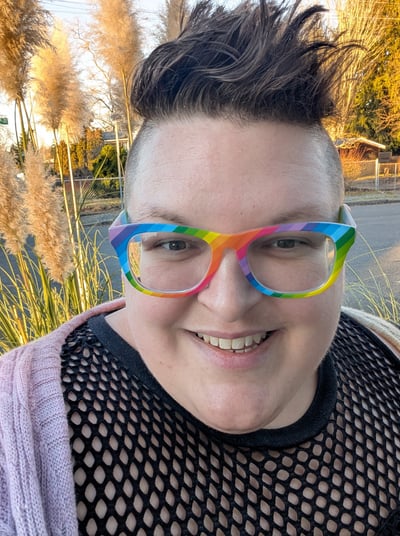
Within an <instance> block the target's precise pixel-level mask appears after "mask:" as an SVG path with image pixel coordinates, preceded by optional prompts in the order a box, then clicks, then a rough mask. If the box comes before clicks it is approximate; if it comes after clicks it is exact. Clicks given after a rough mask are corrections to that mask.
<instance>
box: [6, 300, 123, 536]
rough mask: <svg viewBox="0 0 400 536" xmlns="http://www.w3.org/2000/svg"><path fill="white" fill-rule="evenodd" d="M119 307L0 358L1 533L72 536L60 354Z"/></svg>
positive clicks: (85, 316) (111, 306) (81, 318)
mask: <svg viewBox="0 0 400 536" xmlns="http://www.w3.org/2000/svg"><path fill="white" fill-rule="evenodd" d="M123 304H124V301H123V300H122V299H120V300H116V301H113V302H109V303H106V304H103V305H100V306H98V307H95V308H94V309H92V310H90V311H88V312H86V313H83V314H81V315H79V316H77V317H75V318H73V319H72V320H70V321H69V322H67V323H66V324H64V325H62V326H61V327H60V328H58V329H57V330H55V331H54V332H53V333H51V334H50V335H47V336H46V337H42V338H41V339H38V340H37V341H35V342H32V343H30V344H28V345H26V346H23V347H21V348H17V349H15V350H12V351H11V352H9V353H8V354H6V355H4V356H3V357H1V358H0V536H77V534H78V524H77V512H76V500H75V494H74V482H73V470H72V461H71V449H70V444H69V435H68V423H67V419H66V414H65V407H64V399H63V394H62V390H61V381H60V377H61V360H60V351H61V347H62V345H63V343H64V341H65V338H66V337H67V336H68V334H69V333H71V331H73V330H74V329H75V328H76V327H77V326H79V325H80V324H82V323H84V322H85V321H86V320H87V319H88V318H90V317H91V316H93V315H96V314H99V313H107V312H110V311H113V310H115V309H118V308H120V307H122V306H123Z"/></svg>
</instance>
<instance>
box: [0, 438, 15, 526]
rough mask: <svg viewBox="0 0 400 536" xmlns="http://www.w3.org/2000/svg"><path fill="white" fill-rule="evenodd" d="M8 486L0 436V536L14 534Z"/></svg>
mask: <svg viewBox="0 0 400 536" xmlns="http://www.w3.org/2000/svg"><path fill="white" fill-rule="evenodd" d="M8 490H9V486H8V482H7V475H6V464H5V456H4V450H3V448H2V442H1V436H0V536H11V535H13V534H16V529H15V525H14V523H13V520H12V515H11V505H10V495H9V492H8Z"/></svg>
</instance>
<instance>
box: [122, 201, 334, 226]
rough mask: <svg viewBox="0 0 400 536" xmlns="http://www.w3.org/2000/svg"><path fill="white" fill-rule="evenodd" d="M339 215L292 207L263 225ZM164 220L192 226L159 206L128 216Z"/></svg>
mask: <svg viewBox="0 0 400 536" xmlns="http://www.w3.org/2000/svg"><path fill="white" fill-rule="evenodd" d="M338 216H339V210H338V213H337V214H335V215H331V216H327V214H326V213H325V214H323V213H322V212H321V207H319V206H317V205H309V206H306V207H301V208H299V209H294V210H291V211H289V212H282V213H280V214H279V213H278V214H277V215H275V217H274V220H273V221H272V222H270V223H268V224H266V225H265V227H268V226H270V225H277V224H282V223H296V222H299V223H301V222H307V221H336V220H337V219H338ZM154 219H156V220H164V221H166V222H168V223H175V224H178V225H182V226H185V227H192V226H193V225H191V224H190V222H188V221H186V220H185V219H184V218H182V216H179V215H178V214H176V213H174V212H172V211H169V210H166V209H164V208H161V207H146V208H145V209H144V210H139V211H138V212H135V218H131V217H129V220H130V221H134V222H140V221H147V222H149V221H152V220H154Z"/></svg>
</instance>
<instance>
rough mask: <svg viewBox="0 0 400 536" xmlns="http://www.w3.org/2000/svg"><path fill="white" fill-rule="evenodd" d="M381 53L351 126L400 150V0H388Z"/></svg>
mask: <svg viewBox="0 0 400 536" xmlns="http://www.w3.org/2000/svg"><path fill="white" fill-rule="evenodd" d="M383 16H384V17H385V19H386V24H385V33H384V35H383V36H382V43H381V54H380V55H379V57H378V58H377V61H376V66H375V69H374V70H373V71H372V72H371V73H370V74H369V76H367V77H365V79H364V80H363V83H362V84H361V87H360V88H359V91H358V93H357V95H356V99H355V114H354V118H353V121H352V122H351V124H350V128H351V129H352V130H353V131H354V132H357V133H358V134H361V135H363V136H366V137H369V138H372V139H374V140H375V141H378V142H380V143H383V144H385V145H387V146H388V148H390V149H392V150H394V151H398V150H399V149H400V0H392V1H390V0H389V1H386V3H385V6H384V11H383Z"/></svg>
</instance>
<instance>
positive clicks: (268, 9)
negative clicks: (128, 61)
mask: <svg viewBox="0 0 400 536" xmlns="http://www.w3.org/2000/svg"><path fill="white" fill-rule="evenodd" d="M301 3H302V2H301V0H297V1H295V2H294V4H289V2H288V1H287V0H286V1H285V0H284V1H283V2H280V3H276V2H274V1H273V0H257V1H252V0H244V1H242V2H241V3H240V4H239V5H238V6H237V7H235V8H233V9H227V8H226V7H223V6H221V5H216V4H215V2H213V1H212V0H202V1H200V2H199V3H198V4H197V5H196V6H195V7H194V9H193V11H192V13H191V15H190V16H189V19H188V21H187V23H186V26H185V27H184V29H183V30H182V32H181V33H180V35H179V36H178V37H177V38H176V39H174V40H173V41H170V42H167V43H164V44H162V45H160V46H159V47H157V48H156V49H155V50H154V51H153V52H152V53H151V54H150V55H149V56H148V57H147V58H146V59H145V60H144V61H143V62H142V64H141V65H140V67H139V68H138V70H137V73H136V75H135V78H134V81H133V85H132V93H131V101H132V106H133V109H134V110H135V112H136V114H138V115H139V116H140V117H141V118H142V120H143V125H142V128H141V131H140V132H139V134H138V136H137V138H136V141H135V143H134V145H133V147H132V150H131V155H130V158H129V160H128V168H130V167H131V163H130V162H131V161H132V160H135V159H136V157H137V156H138V155H137V153H138V148H139V147H140V144H141V142H142V141H143V139H145V138H146V136H145V133H146V131H147V130H149V129H150V130H151V128H152V126H154V125H156V124H158V123H160V122H162V121H165V120H168V119H190V117H192V116H194V115H203V116H207V117H211V118H226V119H232V120H239V121H240V122H244V123H246V122H248V121H251V122H253V121H263V120H270V121H277V122H284V123H292V124H297V125H303V126H306V127H317V128H316V130H321V131H322V130H323V129H322V121H323V120H324V119H325V118H327V117H330V116H333V115H334V113H335V103H334V99H333V95H334V88H335V87H336V84H338V83H339V82H340V79H341V76H342V73H343V71H344V70H345V67H346V65H347V64H348V61H349V54H348V50H349V49H351V48H352V47H353V46H354V45H353V44H351V43H349V44H344V45H343V44H341V45H340V44H339V43H338V42H337V40H335V39H334V38H329V37H328V36H327V32H326V31H324V25H323V17H322V15H323V13H324V12H325V11H326V10H325V8H323V7H321V6H319V5H313V6H307V7H304V8H302V7H301V5H300V4H301ZM328 145H332V144H328ZM335 151H336V150H335V148H334V146H333V145H332V147H331V148H328V153H329V154H328V155H327V157H328V158H329V159H333V160H335V164H336V166H337V165H339V168H340V163H339V159H338V158H337V155H336V154H334V152H335ZM333 160H332V163H333Z"/></svg>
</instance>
